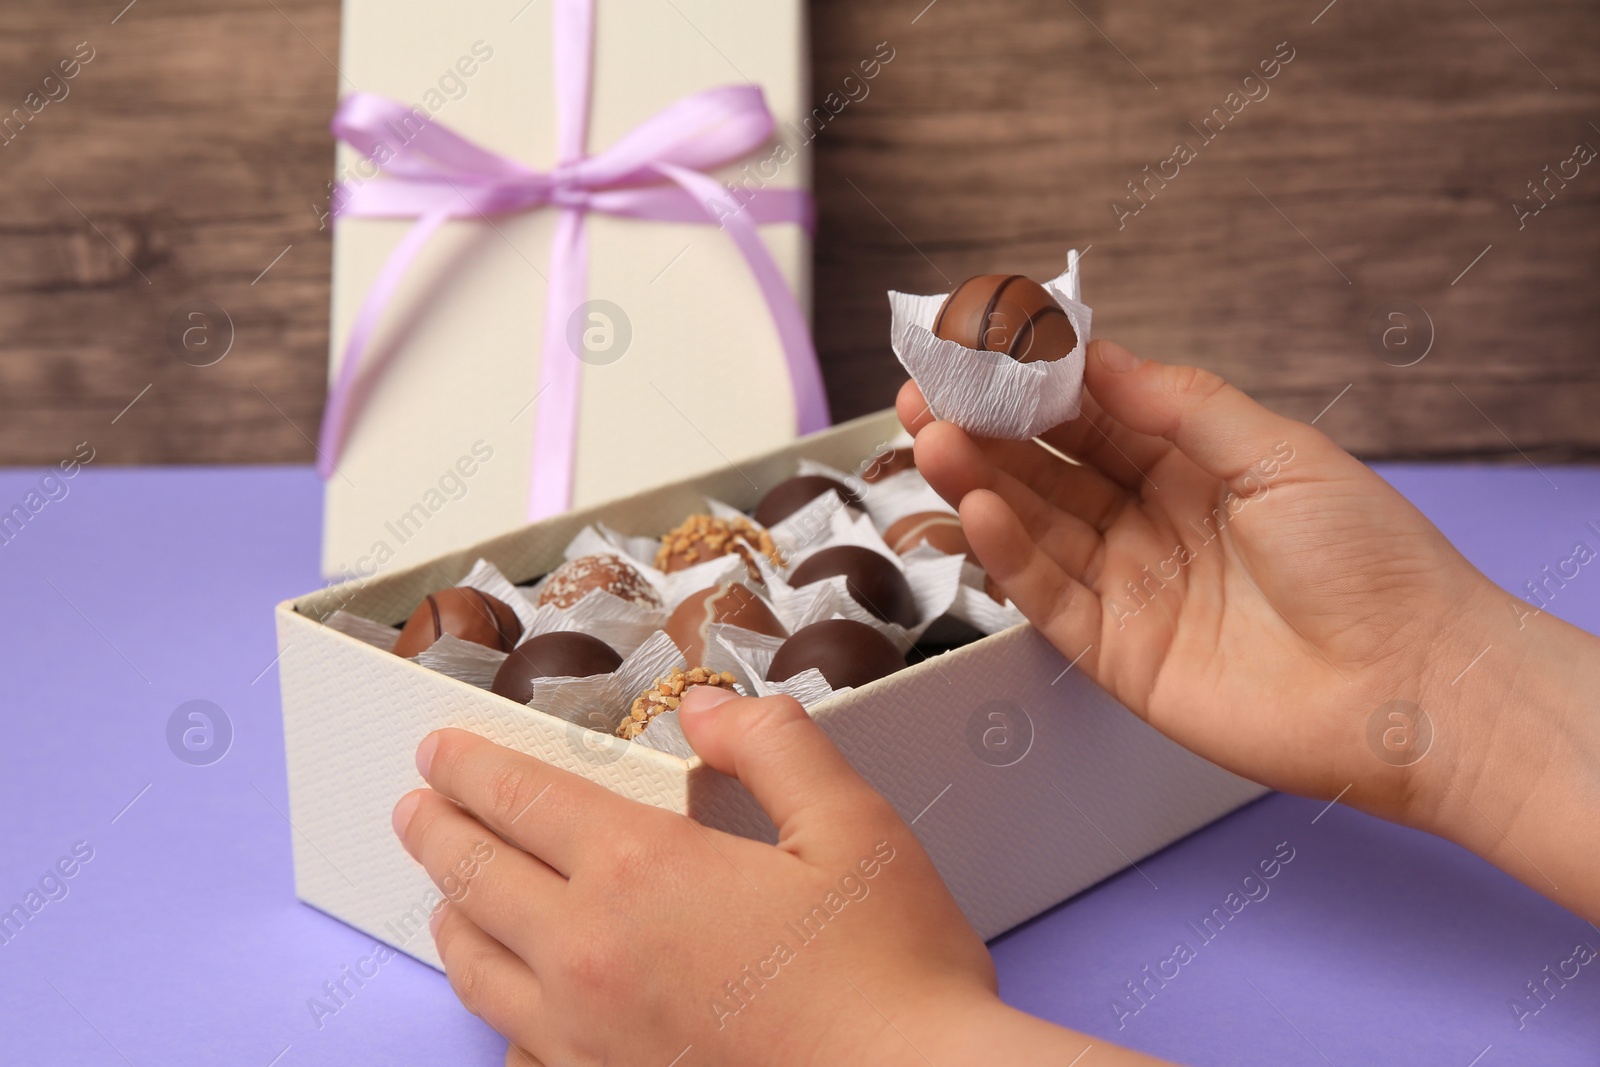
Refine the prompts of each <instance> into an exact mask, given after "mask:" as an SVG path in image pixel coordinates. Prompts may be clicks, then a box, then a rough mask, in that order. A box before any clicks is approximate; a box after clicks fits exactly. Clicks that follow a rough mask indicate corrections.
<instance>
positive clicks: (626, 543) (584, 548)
mask: <svg viewBox="0 0 1600 1067" xmlns="http://www.w3.org/2000/svg"><path fill="white" fill-rule="evenodd" d="M706 504H707V506H708V511H709V513H710V514H711V515H714V516H716V517H718V518H724V519H731V518H735V517H737V518H741V519H742V518H746V516H745V514H744V513H743V512H741V511H739V510H737V509H736V508H731V507H729V506H728V505H726V504H723V503H720V502H719V501H715V500H707V501H706ZM684 517H685V518H687V517H688V516H684ZM752 525H753V524H752ZM660 547H661V539H660V538H658V537H632V536H629V535H627V534H621V533H618V532H616V531H615V530H612V529H609V528H608V527H606V526H601V525H596V526H585V527H584V528H583V529H582V530H580V531H578V535H577V536H576V537H574V538H573V539H572V541H571V543H570V544H568V545H567V547H566V550H565V552H564V553H563V554H564V555H565V556H566V558H567V559H576V558H578V557H579V556H591V555H595V554H598V553H607V554H611V555H618V556H621V557H623V558H624V559H626V560H627V561H628V562H629V563H632V564H633V565H634V566H635V567H636V568H638V570H639V573H640V574H642V575H644V577H645V579H646V580H647V581H648V582H649V583H650V584H651V585H653V586H655V590H656V592H657V593H658V594H660V596H661V599H662V601H663V602H664V603H665V604H666V614H671V612H672V609H673V608H675V607H677V606H678V604H679V603H681V602H682V601H683V599H684V597H687V596H689V595H690V594H691V593H695V592H698V591H700V590H701V589H705V588H707V587H708V586H713V585H718V584H720V583H722V582H725V581H729V580H731V579H737V578H739V577H740V576H742V575H743V574H744V573H745V569H744V559H743V558H742V557H740V556H737V555H732V554H730V555H726V556H718V557H717V558H716V559H708V560H706V561H705V562H704V563H696V564H695V565H694V566H692V567H686V568H685V569H683V570H681V571H674V572H672V573H671V574H668V573H666V572H665V571H659V570H657V569H656V566H655V562H656V551H657V549H659V548H660ZM751 548H752V552H753V554H754V555H755V556H757V557H760V555H761V552H760V550H759V549H756V548H755V547H754V546H751ZM541 584H542V583H541ZM534 588H535V589H537V588H538V587H537V586H535V587H534ZM574 607H575V608H576V607H577V605H574ZM666 614H664V615H662V622H665V620H666ZM660 625H661V624H660V623H657V628H659V626H660ZM619 651H620V650H619Z"/></svg>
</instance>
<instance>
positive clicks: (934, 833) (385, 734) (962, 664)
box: [277, 412, 1264, 966]
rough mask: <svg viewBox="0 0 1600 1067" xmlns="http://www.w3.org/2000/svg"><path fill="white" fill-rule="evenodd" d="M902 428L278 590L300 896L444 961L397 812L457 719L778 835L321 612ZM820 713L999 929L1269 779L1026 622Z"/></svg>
mask: <svg viewBox="0 0 1600 1067" xmlns="http://www.w3.org/2000/svg"><path fill="white" fill-rule="evenodd" d="M898 432H899V424H898V421H897V420H896V419H895V417H894V415H893V414H892V413H888V412H885V413H882V414H879V415H874V416H868V417H866V418H862V419H858V420H856V421H854V422H850V423H847V424H844V425H841V426H838V427H835V428H832V429H829V430H826V431H823V432H820V433H817V434H813V435H810V436H808V437H806V438H803V439H801V440H800V441H798V442H794V443H792V444H790V445H787V446H785V447H782V448H778V449H774V450H769V451H767V452H766V453H764V454H761V455H757V456H753V457H751V458H749V459H747V460H745V461H742V462H740V463H739V464H738V465H737V466H723V467H721V468H719V469H717V470H714V471H712V472H710V473H707V474H704V475H700V476H696V477H692V478H686V479H680V480H677V481H674V482H670V483H669V484H666V485H663V486H660V487H658V488H654V489H650V490H647V491H644V492H640V493H635V494H633V495H630V496H627V497H625V498H623V499H620V500H616V501H612V502H609V503H605V504H601V505H598V506H594V507H590V508H584V509H580V510H578V511H575V512H572V513H568V514H563V515H560V516H557V517H553V518H550V519H546V520H543V521H541V522H537V523H533V524H530V525H526V526H523V527H521V528H519V529H516V530H513V531H511V532H508V533H505V534H502V535H500V536H498V537H494V538H491V539H488V540H485V541H482V542H480V543H477V544H474V545H470V546H465V547H462V548H460V549H458V550H456V551H454V552H451V553H448V554H445V555H441V556H438V557H436V558H434V559H432V560H429V561H427V562H424V563H421V564H418V565H415V566H411V567H407V568H403V569H395V570H392V571H388V572H385V573H384V574H382V575H379V576H377V577H375V578H373V579H370V580H365V581H355V582H350V583H345V584H341V585H337V586H333V587H330V588H326V589H323V590H320V591H318V592H314V593H311V594H308V595H306V596H303V597H300V598H298V599H295V600H290V601H286V602H284V603H283V604H280V605H279V606H278V609H277V622H278V641H279V660H278V663H279V672H280V679H281V684H282V694H283V712H284V730H285V743H286V751H287V757H288V771H289V803H290V816H291V820H292V822H293V825H294V828H295V834H294V858H295V884H296V889H297V892H298V894H299V896H300V898H301V899H302V900H304V901H306V902H307V903H309V904H311V905H313V906H315V907H317V908H320V909H321V910H323V911H325V912H327V913H329V914H330V915H333V916H335V917H337V918H339V919H342V920H344V921H345V922H348V923H350V924H351V925H353V926H355V927H357V928H359V929H361V930H362V931H364V932H366V933H368V934H370V935H371V936H373V937H375V938H377V939H378V940H380V941H383V942H385V943H387V944H389V945H392V946H393V947H395V948H397V949H400V950H401V951H404V952H406V953H409V954H410V955H413V956H415V957H416V958H418V959H420V960H423V961H425V962H427V963H430V964H432V965H434V966H438V965H439V960H438V957H437V955H436V954H435V952H434V947H433V941H432V938H431V937H430V936H429V935H428V933H427V920H428V915H429V912H430V910H431V908H432V907H433V905H434V903H435V902H437V901H438V900H439V899H440V893H439V891H438V890H437V889H435V887H434V886H433V884H432V883H431V882H430V880H429V879H428V876H427V875H426V874H425V873H424V872H423V870H422V869H421V868H420V867H419V866H418V865H417V864H416V863H415V862H414V861H413V860H412V859H411V858H410V857H409V856H408V855H407V854H406V853H405V851H404V850H403V849H402V848H401V847H400V844H399V842H398V841H397V840H396V838H395V836H394V833H393V831H392V830H391V828H390V820H389V813H390V810H391V809H392V807H393V805H394V803H395V802H396V800H398V798H399V797H400V796H401V794H403V793H404V792H406V791H407V790H409V789H413V788H416V787H417V786H419V785H421V784H422V782H421V779H420V778H419V776H418V775H417V771H416V768H415V765H414V762H413V752H414V751H415V748H416V746H417V743H418V742H419V741H421V739H422V738H423V737H424V736H425V735H426V734H427V733H429V732H430V731H433V730H436V729H440V728H442V727H446V726H455V727H460V728H462V729H466V730H471V731H474V732H476V733H479V734H482V735H483V736H485V737H488V738H490V739H491V740H494V741H496V742H498V743H500V744H503V745H508V746H510V747H512V748H515V749H517V750H519V751H522V752H525V753H528V754H529V755H532V756H536V757H538V758H539V759H541V760H544V761H546V762H548V763H550V764H552V765H554V766H557V767H560V768H562V769H564V770H567V771H571V772H573V773H575V774H579V775H583V776H584V777H586V778H589V779H591V780H593V781H596V782H599V783H600V784H602V785H604V786H606V787H607V788H609V789H611V790H613V791H615V792H617V793H619V794H621V795H623V796H625V797H628V798H630V799H633V800H637V801H641V802H644V803H647V804H654V805H657V806H659V807H663V808H667V809H669V810H672V811H676V812H680V813H683V814H687V815H690V816H692V817H693V818H695V819H698V820H699V821H700V822H702V823H703V824H705V825H707V826H712V827H716V828H718V829H722V830H726V831H728V832H730V833H735V834H741V835H745V836H748V837H752V838H757V839H763V840H768V841H770V840H773V839H774V836H775V834H774V830H773V827H772V825H771V823H770V822H769V820H768V819H767V818H766V816H765V815H764V814H763V813H762V812H761V810H760V808H759V807H758V806H757V805H756V804H755V802H754V800H753V799H752V798H751V796H750V795H749V793H748V792H746V791H745V789H744V787H743V786H741V785H740V784H739V783H738V782H737V781H735V780H733V779H730V778H728V777H726V776H724V775H722V774H720V773H718V772H716V771H714V770H712V769H710V768H708V767H706V766H705V765H704V764H703V763H701V761H700V760H699V759H698V757H693V758H688V759H684V758H680V757H678V756H676V755H671V754H669V753H667V752H664V751H660V750H657V749H655V748H652V747H648V746H647V745H645V744H642V743H639V742H636V741H622V740H620V739H608V738H607V736H606V735H604V734H600V733H596V732H595V731H593V730H590V729H587V728H585V727H583V726H581V725H578V724H575V723H574V722H571V721H568V720H566V719H563V718H557V717H556V716H554V715H551V714H548V713H546V712H544V711H541V710H539V709H538V708H536V707H527V706H523V705H519V704H516V703H513V702H512V701H510V700H507V699H505V698H504V697H501V696H498V695H496V694H495V693H492V692H490V691H488V690H486V689H482V688H479V687H477V686H475V685H471V684H468V683H467V682H465V681H459V680H457V679H455V678H452V677H450V676H448V675H446V674H443V673H439V672H436V671H433V670H430V669H427V668H425V667H423V666H420V665H419V664H417V663H416V662H413V661H410V660H406V659H402V658H400V657H398V656H396V655H394V654H392V653H390V652H387V651H383V650H381V649H379V648H375V647H373V646H372V645H370V644H367V643H364V642H363V641H361V640H358V639H357V638H355V637H352V636H349V635H348V634H347V633H345V632H341V631H340V630H338V629H335V628H334V627H332V626H329V625H326V624H325V620H328V619H329V618H330V617H332V616H333V615H334V613H336V612H340V613H344V614H345V615H347V616H349V615H353V616H358V617H361V618H364V619H368V620H372V621H374V622H378V623H383V624H393V623H395V622H396V621H398V620H402V619H405V618H407V617H408V616H409V615H410V614H411V613H412V611H413V610H414V609H415V608H416V607H417V606H418V604H419V603H421V602H422V601H423V599H424V598H425V597H426V596H427V595H428V594H429V593H431V592H434V591H436V590H438V589H441V588H443V587H446V586H451V585H454V584H456V583H457V582H458V581H460V580H461V579H462V578H463V577H464V576H465V575H466V574H467V573H468V572H469V570H471V569H472V568H473V567H474V565H475V564H476V563H477V562H478V561H479V560H480V559H481V560H486V561H488V562H489V563H491V564H493V565H494V566H495V567H497V568H499V570H500V571H502V572H503V573H504V574H505V576H506V577H508V578H509V579H510V580H511V581H514V582H519V583H520V582H526V581H529V580H531V579H534V578H536V577H538V576H540V575H544V574H546V573H548V572H550V571H551V570H552V569H553V568H555V567H556V566H558V565H559V564H560V563H561V562H562V560H563V550H564V548H565V547H566V546H567V545H568V544H569V542H571V541H572V540H573V539H574V537H575V536H577V535H578V534H579V532H580V531H582V530H584V529H585V528H586V527H590V526H591V525H596V524H603V525H604V526H605V527H607V528H610V529H613V530H616V531H619V532H621V533H625V534H632V535H641V536H658V535H660V534H661V533H663V532H665V531H667V530H670V529H672V528H673V527H675V526H677V524H678V523H679V522H680V520H682V519H683V518H684V516H685V515H688V514H690V513H695V512H703V511H704V510H705V509H706V506H707V500H708V499H711V500H718V501H724V502H726V503H728V504H731V505H733V506H735V507H739V508H744V509H748V508H750V507H751V506H753V505H754V504H755V503H756V501H757V500H758V499H759V497H760V496H761V494H762V492H763V491H764V490H765V489H766V488H770V487H771V486H773V485H775V484H777V483H778V482H780V481H782V480H783V479H785V478H788V477H790V476H792V475H794V474H795V473H796V472H797V471H798V470H800V469H801V464H802V463H803V462H805V461H811V462H814V463H819V464H824V465H827V466H831V467H833V468H837V469H839V470H850V469H854V468H857V467H858V465H859V463H860V461H861V460H862V458H863V457H867V456H870V455H872V454H874V453H875V452H878V451H880V450H881V449H882V448H883V446H884V443H885V442H888V441H890V440H892V439H893V438H894V437H895V435H896V434H897V433H898ZM810 710H811V712H812V714H813V716H814V718H815V719H816V721H817V722H818V723H819V724H820V726H821V727H822V729H823V730H824V731H825V732H826V733H827V734H828V736H829V737H830V738H831V739H832V740H833V741H834V742H835V743H836V744H837V745H838V746H839V748H840V749H841V751H842V752H843V753H844V754H845V756H846V757H847V758H848V759H849V760H850V762H851V763H852V764H853V765H854V766H855V767H856V769H857V770H859V771H860V772H861V774H862V775H863V776H864V777H865V778H866V779H867V781H869V782H870V783H871V784H872V786H873V787H874V788H876V789H877V790H879V791H880V792H881V793H883V794H884V796H886V797H887V798H888V799H889V801H890V802H891V803H892V804H893V805H894V806H895V808H896V809H897V810H898V811H899V812H900V813H901V815H903V816H904V817H905V818H906V819H907V820H908V821H909V822H910V824H911V827H912V830H913V831H914V832H915V833H916V834H917V836H918V838H919V839H920V840H921V841H922V843H923V844H924V846H926V848H927V850H928V852H929V854H930V855H931V857H932V859H933V862H934V864H935V865H936V866H937V867H938V869H939V872H940V874H941V875H942V876H943V878H944V880H945V883H946V884H947V885H948V886H949V888H950V890H951V892H952V893H953V894H954V896H955V899H956V901H957V902H958V903H959V904H960V906H961V908H962V910H963V911H964V912H965V913H966V915H967V917H968V919H970V920H971V922H972V924H973V925H974V926H975V927H976V928H977V930H978V932H979V933H980V934H981V935H982V936H984V937H985V938H989V937H993V936H994V935H996V934H998V933H1000V932H1002V931H1004V930H1006V929H1008V928H1010V927H1011V926H1014V925H1016V924H1017V923H1019V922H1022V921H1023V920H1025V919H1028V918H1030V917H1031V916H1033V915H1036V914H1038V913H1039V912H1041V911H1043V910H1044V909H1046V908H1048V907H1050V906H1051V905H1053V904H1056V903H1058V902H1059V901H1061V900H1064V899H1066V898H1067V897H1069V896H1071V895H1073V894H1074V893H1077V892H1079V891H1080V890H1082V889H1084V888H1086V887H1088V886H1090V885H1092V884H1094V883H1095V882H1097V881H1099V880H1101V879H1103V878H1105V877H1107V876H1108V875H1111V874H1113V873H1115V872H1117V871H1119V870H1122V869H1124V868H1125V867H1127V866H1128V865H1129V864H1136V863H1137V862H1138V861H1139V860H1140V859H1142V858H1144V857H1145V856H1148V855H1149V854H1151V853H1152V852H1154V851H1156V850H1157V849H1160V848H1162V847H1163V846H1165V845H1167V844H1169V843H1171V842H1172V841H1174V840H1176V839H1178V838H1180V837H1182V836H1184V835H1185V834H1188V833H1190V832H1191V831H1193V830H1195V829H1197V828H1199V827H1200V826H1202V825H1204V824H1206V823H1208V822H1210V821H1212V820H1214V819H1216V818H1218V817H1219V816H1221V815H1223V814H1225V813H1227V812H1229V811H1232V810H1233V809H1235V808H1237V807H1238V806H1239V805H1241V804H1244V803H1246V802H1247V801H1249V800H1251V799H1253V798H1255V797H1257V796H1259V795H1260V794H1261V793H1262V792H1263V791H1264V790H1263V789H1262V787H1260V786H1258V785H1256V784H1254V783H1251V782H1248V781H1246V780H1244V779H1241V778H1238V777H1236V776H1234V775H1232V774H1229V773H1228V772H1226V771H1223V770H1222V769H1220V768H1218V767H1216V766H1215V765H1213V764H1211V763H1209V762H1207V761H1205V760H1203V759H1201V758H1200V757H1198V756H1195V755H1193V754H1192V753H1189V752H1187V751H1186V750H1184V749H1182V748H1181V747H1179V746H1178V745H1176V744H1174V743H1173V742H1171V741H1169V740H1167V739H1166V738H1165V737H1163V736H1162V735H1161V734H1159V733H1157V732H1156V731H1155V730H1154V729H1152V728H1151V727H1149V726H1147V725H1146V724H1145V723H1143V722H1142V721H1140V720H1139V719H1138V718H1136V717H1135V716H1134V715H1132V714H1130V713H1129V712H1128V711H1127V710H1126V709H1124V708H1122V707H1121V706H1120V705H1119V704H1118V703H1117V702H1116V701H1115V700H1113V699H1112V698H1111V697H1110V696H1108V695H1107V694H1106V693H1105V692H1104V691H1103V690H1101V689H1100V688H1099V687H1098V686H1096V685H1095V684H1094V683H1093V682H1091V681H1090V680H1089V679H1088V678H1087V677H1085V676H1084V675H1083V673H1082V672H1081V671H1079V670H1076V669H1073V665H1072V664H1071V663H1070V662H1069V661H1068V660H1067V659H1065V658H1064V657H1062V656H1061V655H1060V654H1059V653H1058V652H1057V651H1056V650H1055V649H1054V648H1053V647H1052V646H1051V645H1049V644H1048V643H1047V642H1046V641H1045V640H1044V639H1043V638H1042V637H1041V636H1039V634H1038V633H1037V632H1036V631H1034V630H1033V628H1032V627H1031V626H1028V625H1026V624H1022V625H1017V626H1013V627H1011V628H1009V629H1006V630H1004V631H1003V632H999V633H996V634H993V635H991V636H987V637H982V638H980V639H978V640H974V641H972V642H971V643H968V644H965V645H961V646H959V647H956V648H954V649H952V650H951V651H947V652H944V653H942V654H939V655H935V656H932V657H931V658H928V659H927V660H925V661H923V662H920V663H917V664H915V665H913V666H910V667H907V668H906V669H904V670H901V671H898V672H896V673H893V674H890V675H888V676H887V677H884V678H881V679H879V680H877V681H875V682H872V683H870V684H867V685H864V686H861V687H859V688H854V689H849V690H846V691H843V692H841V693H839V694H837V695H834V696H831V697H829V698H828V699H826V700H824V701H823V702H821V703H820V704H817V705H815V706H813V707H811V708H810ZM648 735H649V729H647V730H646V731H645V736H648Z"/></svg>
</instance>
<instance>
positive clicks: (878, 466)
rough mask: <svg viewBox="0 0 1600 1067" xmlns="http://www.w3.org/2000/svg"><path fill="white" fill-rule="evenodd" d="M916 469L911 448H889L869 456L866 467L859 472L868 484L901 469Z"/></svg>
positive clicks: (875, 482)
mask: <svg viewBox="0 0 1600 1067" xmlns="http://www.w3.org/2000/svg"><path fill="white" fill-rule="evenodd" d="M916 469H917V461H916V458H915V456H914V455H913V453H912V450H911V449H909V448H891V449H889V450H888V451H887V452H879V453H876V454H875V455H873V456H872V457H871V459H870V460H869V461H868V463H867V469H866V470H864V471H862V472H861V480H862V481H864V482H866V483H867V484H869V485H875V484H877V483H878V482H881V481H883V480H884V479H885V478H888V477H890V476H891V475H895V474H899V473H900V472H901V471H913V470H916Z"/></svg>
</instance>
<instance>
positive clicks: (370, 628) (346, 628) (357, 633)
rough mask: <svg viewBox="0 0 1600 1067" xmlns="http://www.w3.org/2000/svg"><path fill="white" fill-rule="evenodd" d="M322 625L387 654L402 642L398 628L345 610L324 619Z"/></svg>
mask: <svg viewBox="0 0 1600 1067" xmlns="http://www.w3.org/2000/svg"><path fill="white" fill-rule="evenodd" d="M322 625H324V626H326V627H327V628H328V629H330V630H338V631H339V632H340V633H342V634H346V635H348V636H350V637H353V638H355V639H356V640H357V641H364V642H366V643H367V644H369V645H371V646H372V647H373V648H381V649H383V651H385V652H393V651H394V643H395V642H396V641H398V640H400V630H399V628H398V627H394V626H385V625H384V624H383V623H381V622H373V621H372V620H371V619H364V618H362V617H361V616H360V615H352V614H350V613H349V612H348V611H343V610H340V611H336V612H334V613H333V614H332V615H329V616H328V617H327V618H326V619H323V620H322Z"/></svg>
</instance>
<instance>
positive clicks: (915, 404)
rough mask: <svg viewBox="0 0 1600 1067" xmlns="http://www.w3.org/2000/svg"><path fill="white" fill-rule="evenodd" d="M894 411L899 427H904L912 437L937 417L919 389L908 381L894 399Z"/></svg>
mask: <svg viewBox="0 0 1600 1067" xmlns="http://www.w3.org/2000/svg"><path fill="white" fill-rule="evenodd" d="M894 410H895V414H896V415H899V416H900V425H902V426H904V427H905V428H906V432H907V433H909V434H910V435H911V436H912V437H915V436H917V434H918V433H920V432H922V428H923V427H924V426H926V425H928V423H930V422H933V421H934V419H935V418H936V417H937V416H935V415H934V413H933V409H932V408H931V407H929V406H928V401H927V400H926V399H925V398H924V397H923V395H922V389H921V387H919V386H918V385H917V383H916V382H913V381H909V380H908V381H907V382H906V384H904V385H902V386H901V387H900V392H899V394H898V395H897V396H896V397H895V401H894Z"/></svg>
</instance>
